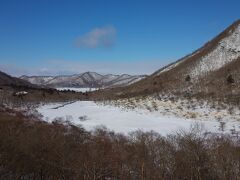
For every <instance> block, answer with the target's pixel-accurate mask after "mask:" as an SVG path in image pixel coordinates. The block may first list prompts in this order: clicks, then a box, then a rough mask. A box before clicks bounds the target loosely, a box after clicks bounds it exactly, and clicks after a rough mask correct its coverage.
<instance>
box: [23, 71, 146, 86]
mask: <svg viewBox="0 0 240 180" xmlns="http://www.w3.org/2000/svg"><path fill="white" fill-rule="evenodd" d="M145 77H146V76H145V75H139V76H138V75H135V76H131V75H127V74H123V75H112V74H107V75H101V74H98V73H95V72H85V73H82V74H79V75H72V76H22V77H21V79H24V80H27V81H29V82H31V83H33V84H38V85H45V86H50V87H79V88H90V87H91V88H92V87H93V88H99V87H119V86H127V85H129V84H131V83H133V82H137V81H139V80H141V79H143V78H145Z"/></svg>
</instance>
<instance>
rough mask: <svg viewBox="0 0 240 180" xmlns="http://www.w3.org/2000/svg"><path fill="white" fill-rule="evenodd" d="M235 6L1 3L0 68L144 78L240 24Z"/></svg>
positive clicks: (235, 2)
mask: <svg viewBox="0 0 240 180" xmlns="http://www.w3.org/2000/svg"><path fill="white" fill-rule="evenodd" d="M239 7H240V1H239V0H201V1H200V0H198V1H196V0H195V1H194V0H192V1H190V0H181V1H180V0H165V1H164V0H162V1H161V0H102V1H101V0H86V1H84V0H21V1H20V0H0V70H3V71H6V72H8V73H10V74H13V75H21V74H29V75H30V74H31V75H34V74H36V75H39V74H45V75H49V74H72V73H80V72H83V71H88V70H89V71H97V72H99V73H116V74H119V73H129V74H149V73H152V72H153V71H155V70H157V69H159V68H161V67H162V66H164V65H166V64H168V63H170V62H172V61H175V60H177V59H178V58H181V57H182V56H184V55H187V54H188V53H191V52H192V51H194V50H195V49H197V48H199V47H200V46H201V45H203V44H204V43H206V42H207V41H208V40H210V39H211V38H213V37H214V36H215V35H217V34H218V33H220V32H221V31H222V30H223V29H224V28H226V27H227V26H229V25H230V24H231V23H233V21H235V20H237V19H238V18H240V11H239Z"/></svg>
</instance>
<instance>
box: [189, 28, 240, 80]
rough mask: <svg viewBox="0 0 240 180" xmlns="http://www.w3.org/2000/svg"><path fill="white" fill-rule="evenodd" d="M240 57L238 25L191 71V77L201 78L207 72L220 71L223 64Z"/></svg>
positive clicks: (239, 31)
mask: <svg viewBox="0 0 240 180" xmlns="http://www.w3.org/2000/svg"><path fill="white" fill-rule="evenodd" d="M238 57H240V25H239V26H238V27H237V28H236V29H235V31H234V32H233V33H232V34H231V35H230V36H228V37H226V38H224V39H223V40H222V41H220V43H219V45H218V46H217V47H216V48H215V49H214V50H213V51H212V52H210V53H209V54H207V55H206V56H204V57H202V58H201V59H200V60H199V63H198V64H197V65H196V66H195V67H194V69H193V70H191V72H190V74H191V75H192V77H197V76H202V75H204V74H206V73H207V72H210V71H214V70H217V69H220V68H221V67H223V66H224V65H225V64H227V63H229V62H231V61H233V60H236V59H237V58H238Z"/></svg>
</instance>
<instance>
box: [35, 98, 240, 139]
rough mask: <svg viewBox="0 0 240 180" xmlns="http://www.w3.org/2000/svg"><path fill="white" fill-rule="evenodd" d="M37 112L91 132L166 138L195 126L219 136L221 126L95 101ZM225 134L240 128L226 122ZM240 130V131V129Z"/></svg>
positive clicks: (208, 121)
mask: <svg viewBox="0 0 240 180" xmlns="http://www.w3.org/2000/svg"><path fill="white" fill-rule="evenodd" d="M37 111H38V112H39V113H40V114H42V115H43V119H44V120H45V121H48V122H52V121H53V120H54V119H55V118H63V120H69V121H71V122H72V123H73V124H75V125H82V126H83V127H84V128H86V129H87V130H93V129H94V128H96V127H98V126H102V125H103V126H105V127H107V128H108V129H110V130H114V131H115V132H121V133H129V132H131V131H135V130H143V131H151V130H154V131H156V132H159V133H160V134H162V135H166V134H169V133H172V132H175V131H177V130H179V129H185V130H187V129H189V128H190V127H191V125H193V124H194V123H199V124H201V125H202V126H203V127H204V129H205V130H206V131H210V132H219V131H220V123H219V122H218V121H217V120H204V121H201V120H197V119H191V118H184V117H177V116H174V115H169V114H167V115H166V114H165V115H163V114H161V113H159V112H157V111H155V112H150V111H148V110H145V109H140V108H135V109H123V108H120V107H117V106H114V105H103V104H99V103H97V104H96V103H95V102H92V101H77V102H73V103H67V104H64V103H62V104H61V103H58V104H49V105H43V106H40V107H39V108H38V109H37ZM224 126H225V128H224V129H225V131H230V130H231V129H232V128H233V127H234V128H235V129H236V128H240V127H239V126H240V123H239V122H237V121H229V122H226V124H225V125H224ZM238 130H239V129H238Z"/></svg>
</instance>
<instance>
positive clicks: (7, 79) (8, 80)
mask: <svg viewBox="0 0 240 180" xmlns="http://www.w3.org/2000/svg"><path fill="white" fill-rule="evenodd" d="M0 86H34V85H32V84H31V83H29V82H27V81H25V80H22V79H19V78H16V77H12V76H10V75H8V74H6V73H4V72H1V71H0Z"/></svg>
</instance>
